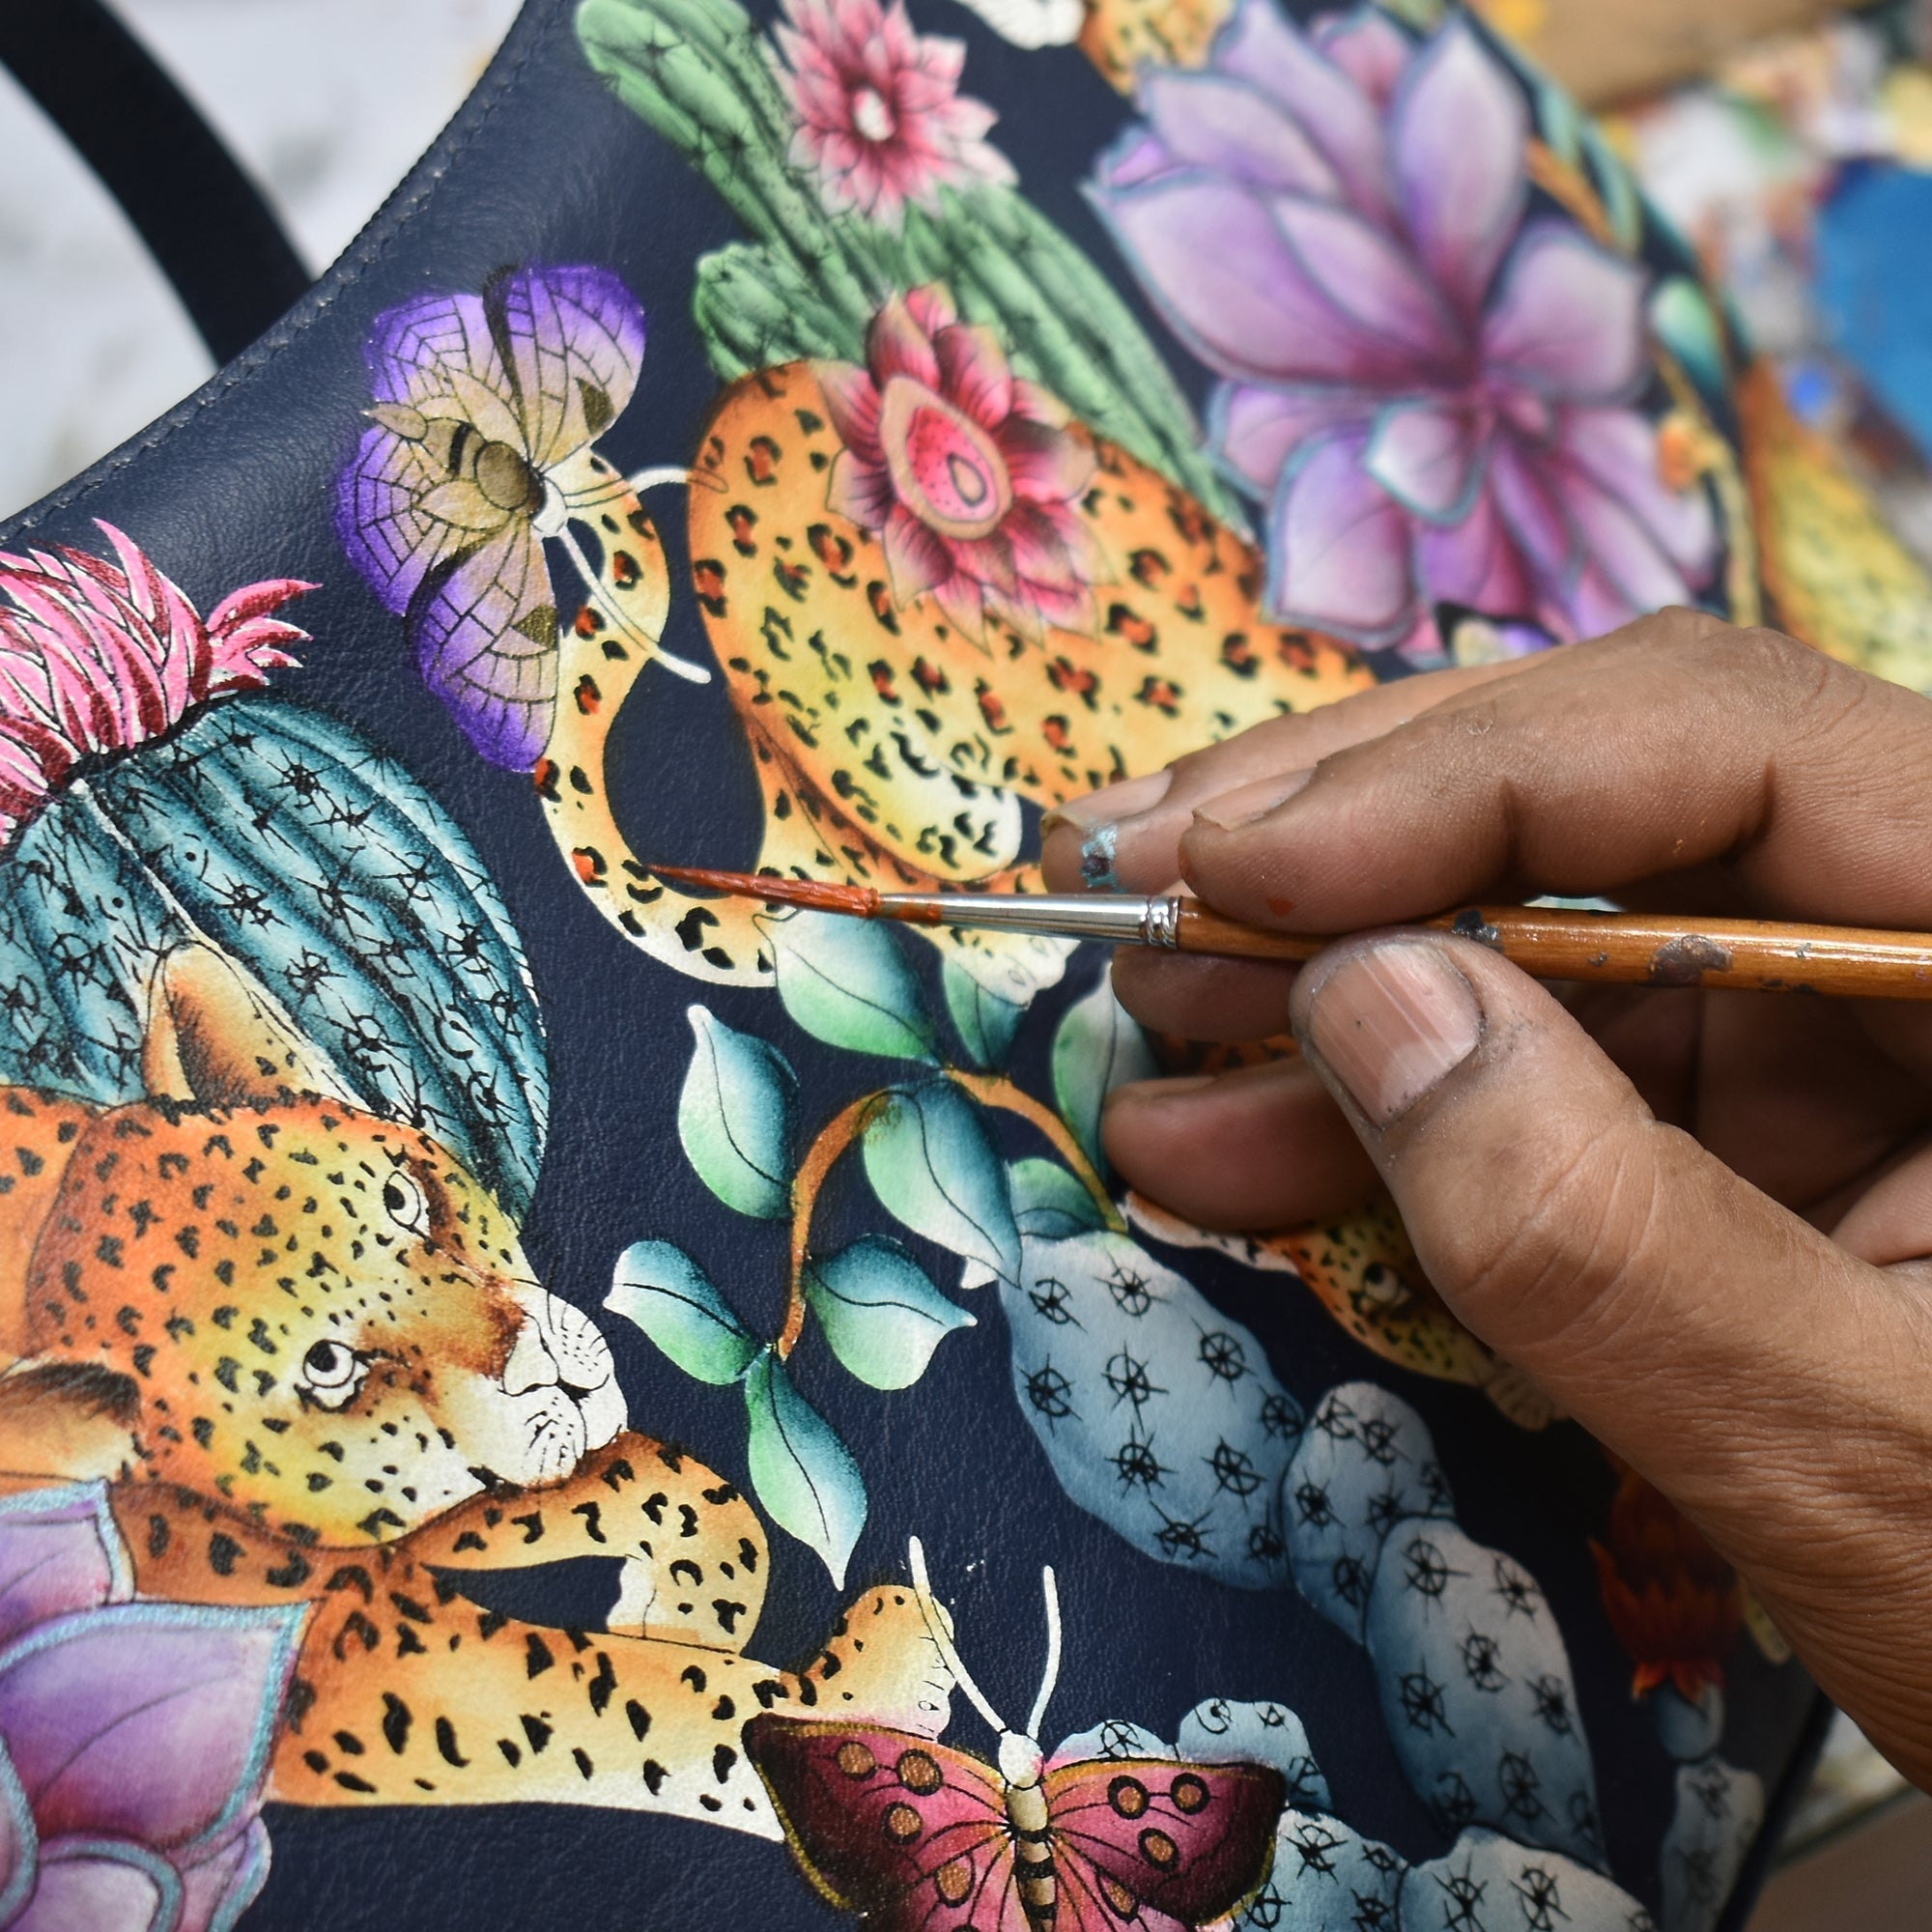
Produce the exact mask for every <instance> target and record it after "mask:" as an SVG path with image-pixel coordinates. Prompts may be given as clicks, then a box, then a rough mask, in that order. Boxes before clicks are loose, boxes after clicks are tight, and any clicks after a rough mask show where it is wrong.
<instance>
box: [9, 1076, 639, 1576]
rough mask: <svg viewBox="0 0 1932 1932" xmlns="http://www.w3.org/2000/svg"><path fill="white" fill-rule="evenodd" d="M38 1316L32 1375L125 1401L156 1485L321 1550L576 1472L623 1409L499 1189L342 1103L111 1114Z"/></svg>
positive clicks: (38, 1246)
mask: <svg viewBox="0 0 1932 1932" xmlns="http://www.w3.org/2000/svg"><path fill="white" fill-rule="evenodd" d="M24 1315H25V1321H26V1333H27V1339H28V1342H29V1347H30V1350H31V1353H30V1358H29V1367H30V1369H31V1370H32V1371H34V1372H38V1373H41V1374H43V1375H44V1374H46V1373H48V1372H49V1371H50V1370H61V1369H65V1370H66V1371H67V1372H68V1373H69V1374H70V1375H71V1374H72V1373H73V1372H74V1371H76V1370H79V1369H83V1368H84V1369H87V1370H91V1371H93V1372H94V1373H95V1376H96V1378H97V1384H98V1386H99V1387H102V1388H112V1389H116V1390H119V1391H121V1392H122V1395H121V1399H122V1400H123V1401H124V1403H125V1406H126V1409H127V1419H128V1424H129V1435H130V1440H131V1443H132V1452H131V1461H132V1464H133V1467H134V1470H135V1473H136V1474H137V1475H145V1476H147V1477H149V1478H151V1479H155V1480H158V1481H164V1482H168V1483H172V1484H177V1485H180V1486H182V1487H183V1488H185V1489H189V1490H192V1491H194V1492H197V1493H200V1494H204V1495H208V1496H211V1497H213V1496H219V1497H221V1498H223V1499H225V1500H226V1501H227V1503H228V1504H229V1505H231V1506H232V1507H234V1508H236V1509H238V1510H241V1511H245V1512H246V1513H248V1514H249V1515H250V1516H252V1517H253V1518H255V1519H256V1520H258V1521H260V1522H261V1523H263V1525H264V1526H265V1527H270V1528H273V1529H276V1530H278V1531H280V1532H282V1533H285V1534H289V1535H293V1536H298V1537H310V1536H312V1537H314V1538H316V1539H318V1540H320V1541H322V1542H324V1543H335V1544H341V1543H355V1542H359V1541H367V1540H388V1539H390V1538H393V1537H397V1536H401V1535H402V1534H404V1533H405V1532H406V1531H408V1530H410V1529H412V1528H413V1527H415V1526H416V1525H418V1524H419V1523H421V1522H422V1521H424V1520H426V1519H428V1518H430V1517H432V1516H435V1515H437V1514H438V1513H440V1511H442V1510H445V1509H447V1508H448V1507H449V1506H450V1505H451V1504H452V1503H455V1502H457V1501H460V1500H461V1499H463V1498H464V1497H466V1496H469V1495H472V1494H474V1493H476V1492H478V1491H480V1490H482V1489H484V1488H486V1487H488V1486H490V1485H492V1484H493V1483H496V1482H501V1483H508V1484H513V1485H517V1486H524V1487H528V1486H536V1485H542V1484H546V1483H552V1482H555V1481H558V1480H560V1479H561V1478H563V1477H564V1476H566V1475H567V1474H568V1473H569V1472H570V1471H571V1470H572V1469H573V1468H574V1467H575V1466H576V1464H577V1463H578V1462H579V1461H580V1460H581V1459H582V1456H583V1455H584V1454H585V1453H586V1452H587V1451H589V1450H591V1449H595V1448H597V1447H599V1446H600V1445H601V1444H603V1443H605V1442H608V1441H609V1440H610V1439H611V1437H612V1436H613V1435H615V1434H616V1433H617V1431H618V1430H619V1429H620V1428H621V1427H622V1426H623V1423H624V1420H625V1411H624V1401H623V1397H622V1395H621V1393H620V1391H619V1390H618V1387H617V1384H616V1381H615V1378H614V1376H613V1372H612V1364H611V1355H610V1350H609V1348H608V1346H607V1345H606V1344H605V1342H604V1340H603V1338H602V1337H601V1336H600V1335H599V1334H598V1332H597V1330H596V1328H595V1327H594V1325H593V1324H592V1323H591V1322H590V1321H589V1320H588V1318H587V1317H585V1316H583V1315H582V1314H581V1313H579V1312H578V1311H577V1310H576V1309H574V1308H571V1307H570V1306H568V1305H567V1304H566V1303H564V1302H562V1301H560V1300H558V1299H556V1298H555V1297H554V1296H553V1295H550V1294H548V1293H545V1291H544V1290H543V1289H542V1288H541V1287H539V1286H538V1285H537V1283H536V1281H535V1279H534V1277H533V1275H532V1272H531V1269H530V1265H529V1264H528V1263H527V1261H526V1259H525V1257H524V1254H523V1250H522V1248H521V1246H520V1245H519V1242H518V1238H517V1235H516V1232H515V1230H514V1229H513V1227H512V1226H511V1225H510V1223H509V1221H508V1219H507V1217H506V1216H505V1214H504V1212H503V1210H502V1209H501V1208H500V1207H498V1206H497V1203H496V1202H495V1201H494V1200H493V1199H492V1198H491V1196H490V1195H489V1193H488V1192H487V1191H486V1190H485V1189H484V1188H483V1187H482V1186H481V1185H480V1184H479V1183H478V1182H477V1181H476V1180H475V1179H472V1178H471V1177H470V1176H469V1174H468V1173H466V1172H465V1171H464V1169H463V1168H462V1166H461V1165H460V1164H459V1163H458V1162H457V1161H455V1160H454V1159H453V1158H452V1157H451V1156H450V1155H449V1154H448V1153H447V1152H446V1151H444V1150H442V1149H441V1148H440V1147H439V1146H438V1145H437V1144H436V1143H435V1142H434V1141H432V1140H431V1139H429V1137H428V1136H427V1135H425V1134H423V1133H421V1132H420V1131H418V1130H416V1129H414V1128H412V1127H407V1126H399V1125H397V1124H395V1123H393V1122H386V1121H383V1120H379V1119H376V1118H373V1117H371V1116H369V1115H366V1114H363V1113H360V1112H358V1111H357V1110H356V1109H355V1108H353V1107H350V1106H348V1105H346V1104H344V1103H343V1102H341V1101H340V1100H335V1099H322V1098H316V1097H313V1096H291V1095H284V1096H282V1097H280V1098H278V1099H275V1100H271V1101H263V1102H259V1103H256V1104H252V1105H249V1104H243V1105H237V1106H233V1107H227V1108H222V1107H214V1106H207V1105H197V1104H189V1105H181V1104H176V1103H173V1102H170V1101H167V1100H150V1101H143V1102H138V1103H136V1104H134V1105H131V1106H126V1107H121V1108H118V1109H115V1110H114V1111H112V1112H109V1113H104V1114H100V1115H99V1116H96V1117H94V1118H93V1119H92V1120H90V1121H89V1122H87V1123H86V1124H85V1126H84V1127H83V1128H82V1129H81V1130H80V1132H79V1133H78V1135H77V1136H76V1137H75V1138H74V1139H73V1140H72V1142H71V1148H70V1149H69V1150H68V1151H67V1153H66V1166H65V1171H64V1173H63V1175H62V1178H61V1182H60V1187H59V1191H58V1193H57V1195H56V1196H55V1198H54V1201H53V1204H52V1208H51V1210H50V1211H49V1213H48V1215H47V1217H46V1220H45V1222H44V1224H43V1227H42V1229H41V1232H40V1236H39V1238H38V1240H37V1241H36V1243H35V1246H34V1251H33V1256H32V1260H31V1263H30V1264H29V1268H28V1273H27V1285H26V1306H25V1310H24Z"/></svg>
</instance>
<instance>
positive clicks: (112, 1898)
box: [0, 1483, 307, 1932]
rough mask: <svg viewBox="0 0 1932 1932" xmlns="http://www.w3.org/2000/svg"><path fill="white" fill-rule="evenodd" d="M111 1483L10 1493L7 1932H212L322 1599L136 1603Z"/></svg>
mask: <svg viewBox="0 0 1932 1932" xmlns="http://www.w3.org/2000/svg"><path fill="white" fill-rule="evenodd" d="M132 1594H133V1584H132V1580H131V1572H130V1569H129V1565H128V1553H127V1551H126V1549H125V1548H123V1547H122V1543H121V1537H120V1533H119V1531H118V1530H117V1529H116V1528H115V1524H114V1518H113V1514H112V1512H111V1511H110V1510H109V1508H108V1505H107V1495H106V1492H105V1490H104V1489H102V1487H101V1486H100V1485H99V1484H98V1483H78V1484H74V1485H72V1486H71V1487H69V1488H65V1489H54V1490H38V1491H34V1492H29V1493H26V1494H21V1495H14V1496H9V1497H6V1498H4V1499H0V1926H5V1927H10V1928H13V1932H64V1928H68V1927H73V1926H85V1927H87V1928H88V1932H209V1928H212V1927H215V1926H230V1925H233V1924H234V1922H235V1920H236V1919H237V1918H239V1917H240V1916H241V1913H242V1911H243V1910H245V1909H246V1907H247V1905H248V1902H249V1901H250V1900H251V1899H252V1898H253V1897H254V1896H255V1894H256V1893H257V1892H258V1891H260V1889H262V1883H263V1880H264V1879H265V1878H266V1877H267V1876H268V1870H269V1840H268V1834H267V1833H266V1832H265V1831H264V1829H263V1826H262V1822H261V1819H260V1817H259V1816H258V1813H259V1811H260V1808H261V1803H262V1793H263V1788H264V1785H265V1784H266V1782H267V1778H268V1768H269V1754H270V1746H271V1744H272V1741H273V1737H274V1728H275V1723H276V1720H277V1719H278V1718H279V1716H280V1714H281V1708H282V1699H283V1696H284V1695H285V1693H286V1691H287V1690H288V1684H289V1676H290V1672H291V1671H292V1669H293V1668H294V1664H295V1658H296V1649H297V1645H298V1639H299V1636H300V1633H301V1626H302V1621H303V1618H304V1617H305V1616H306V1614H307V1611H306V1608H305V1606H294V1607H280V1608H266V1607H265V1608H259V1609H244V1608H237V1607H226V1606H224V1607H219V1608H217V1607H213V1606H211V1605H197V1604H161V1603H132V1602H130V1601H129V1599H130V1597H131V1596H132Z"/></svg>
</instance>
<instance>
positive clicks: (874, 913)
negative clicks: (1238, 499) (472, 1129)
mask: <svg viewBox="0 0 1932 1932" xmlns="http://www.w3.org/2000/svg"><path fill="white" fill-rule="evenodd" d="M653 869H654V870H655V871H656V873H657V875H658V876H659V877H660V878H665V879H674V880H676V881H677V883H678V884H679V885H683V886H707V887H709V888H711V889H712V890H713V891H715V892H719V893H726V894H730V895H733V896H734V897H740V898H757V899H764V900H765V901H766V902H767V903H768V904H772V905H785V906H803V907H806V908H808V909H809V910H810V911H813V912H836V913H844V914H847V915H849V916H850V917H853V918H857V919H891V920H902V921H906V922H908V923H911V924H914V925H952V926H972V927H979V928H981V929H984V930H987V931H993V932H1024V933H1037V934H1045V935H1048V936H1050V937H1054V938H1061V939H1103V940H1107V941H1110V942H1111V943H1112V944H1114V945H1116V946H1151V947H1156V948H1161V949H1164V950H1166V951H1167V952H1199V953H1206V954H1208V955H1209V956H1211V957H1215V958H1221V959H1282V960H1288V961H1291V962H1292V961H1295V960H1301V959H1312V958H1313V957H1314V956H1315V954H1316V953H1318V952H1321V949H1322V948H1323V947H1324V946H1332V945H1333V944H1334V943H1335V940H1336V938H1337V937H1338V936H1339V935H1337V934H1334V933H1293V932H1276V931H1275V930H1273V929H1272V928H1271V927H1267V926H1259V925H1246V924H1243V923H1241V922H1240V921H1239V920H1235V919H1229V918H1228V917H1227V916H1226V915H1225V914H1223V913H1218V912H1216V911H1214V910H1213V908H1212V907H1211V906H1206V905H1203V904H1202V903H1201V902H1200V900H1199V899H1192V898H1188V897H1185V896H1184V895H1179V894H1167V893H1163V894H1159V895H1154V896H1152V897H1148V898H1140V897H1136V896H1134V895H1131V894H1125V893H1094V894H1071V893H1067V894H1031V893H972V892H952V893H881V892H876V891H874V890H873V889H872V888H871V887H870V886H847V885H834V884H831V883H829V882H827V881H823V880H818V879H785V878H778V877H770V876H767V875H765V874H764V873H754V872H718V871H708V870H704V869H701V868H699V867H687V866H658V867H654V868H653ZM1412 923H1414V924H1416V925H1418V926H1420V927H1422V928H1423V929H1425V930H1428V931H1434V932H1452V933H1456V934H1459V935H1460V936H1461V937H1463V938H1464V939H1471V940H1474V941H1475V942H1476V943H1477V944H1478V945H1481V946H1487V947H1490V948H1491V949H1492V951H1494V952H1500V953H1501V954H1502V956H1503V957H1504V958H1505V959H1508V960H1510V961H1512V962H1513V963H1514V964H1516V965H1518V966H1520V967H1521V968H1522V970H1523V971H1524V972H1525V973H1528V974H1531V975H1532V976H1534V977H1535V978H1536V979H1539V980H1582V981H1586V982H1587V981H1597V982H1599V983H1603V984H1614V985H1627V986H1628V985H1639V986H1728V987H1735V988H1738V989H1740V990H1742V991H1746V992H1758V993H1822V994H1829V995H1831V996H1833V997H1834V998H1838V999H1872V1000H1928V999H1932V932H1882V931H1876V930H1868V929H1866V928H1863V927H1858V926H1838V925H1789V924H1780V923H1777V922H1776V921H1772V920H1754V919H1696V920H1689V919H1662V918H1658V917H1655V916H1653V915H1652V914H1649V913H1631V912H1588V911H1577V910H1572V909H1570V908H1567V907H1553V906H1523V905H1506V906H1467V907H1464V908H1463V910H1461V911H1458V912H1445V913H1440V914H1438V915H1437V916H1436V917H1435V918H1434V919H1425V920H1417V921H1414V922H1412Z"/></svg>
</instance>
